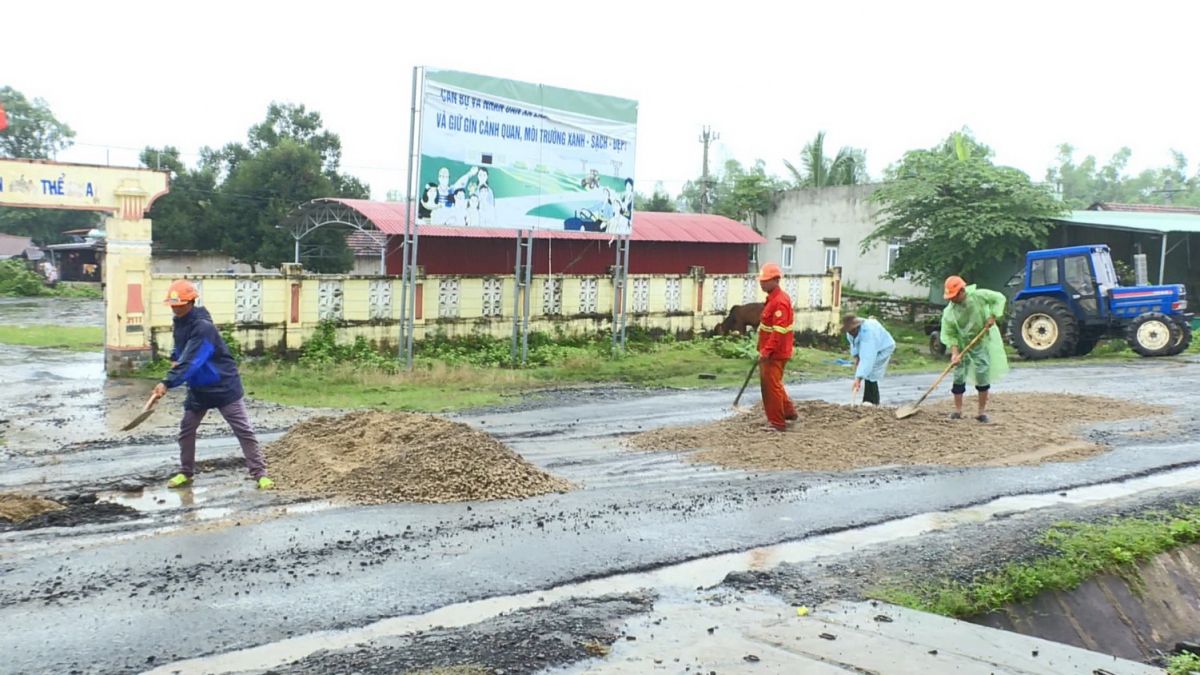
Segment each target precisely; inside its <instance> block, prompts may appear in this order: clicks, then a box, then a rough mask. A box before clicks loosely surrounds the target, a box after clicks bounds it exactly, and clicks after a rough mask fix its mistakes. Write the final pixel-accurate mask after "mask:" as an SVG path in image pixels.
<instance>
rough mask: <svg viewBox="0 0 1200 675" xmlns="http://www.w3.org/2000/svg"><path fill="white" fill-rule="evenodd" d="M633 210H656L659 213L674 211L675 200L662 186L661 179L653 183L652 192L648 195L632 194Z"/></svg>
mask: <svg viewBox="0 0 1200 675" xmlns="http://www.w3.org/2000/svg"><path fill="white" fill-rule="evenodd" d="M633 210H634V211H658V212H661V213H674V212H675V211H676V208H675V200H674V199H672V198H671V194H670V193H669V192H667V190H666V188H664V187H663V184H662V182H661V181H659V182H658V183H655V184H654V192H652V193H651V194H650V196H649V197H647V196H646V195H643V194H641V193H640V192H639V193H636V194H634V196H633Z"/></svg>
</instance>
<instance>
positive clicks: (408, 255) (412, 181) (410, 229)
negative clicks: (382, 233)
mask: <svg viewBox="0 0 1200 675" xmlns="http://www.w3.org/2000/svg"><path fill="white" fill-rule="evenodd" d="M424 72H425V69H424V67H423V66H416V67H414V68H413V88H412V91H413V99H412V101H413V103H412V118H411V119H410V120H409V136H408V180H407V182H408V186H407V192H408V194H407V197H406V199H405V200H404V257H403V260H404V263H403V271H402V273H401V276H402V277H403V281H402V283H401V292H402V293H403V297H402V298H401V300H400V307H401V312H402V314H403V316H401V318H400V321H401V323H402V324H404V327H403V328H402V329H401V334H402V335H403V337H404V340H403V341H404V344H403V345H402V348H403V350H404V367H405V368H406V369H407V370H412V366H413V332H414V331H415V326H416V318H417V246H418V244H419V225H418V223H414V222H412V221H413V211H414V210H415V208H416V206H415V204H414V203H413V193H414V191H415V190H416V186H417V185H418V183H419V182H420V175H419V174H420V171H421V160H420V154H421V138H420V133H419V124H418V121H419V120H420V117H421V112H422V110H424V108H425V106H424V105H421V104H420V102H421V101H423V100H424V95H425V92H424V87H422V86H421V83H422V80H423V79H424V78H423V75H424ZM414 161H415V162H416V171H414V170H413V163H414Z"/></svg>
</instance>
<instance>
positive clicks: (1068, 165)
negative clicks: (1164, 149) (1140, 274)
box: [1046, 143, 1200, 209]
mask: <svg viewBox="0 0 1200 675" xmlns="http://www.w3.org/2000/svg"><path fill="white" fill-rule="evenodd" d="M1132 156H1133V151H1132V150H1130V149H1129V148H1127V147H1123V148H1121V149H1120V150H1118V151H1117V152H1116V153H1115V154H1114V155H1113V156H1112V158H1111V159H1110V160H1109V161H1108V163H1107V164H1104V165H1103V166H1101V165H1099V163H1098V162H1097V161H1096V158H1095V157H1094V156H1092V155H1088V156H1087V157H1085V158H1084V159H1083V160H1082V161H1080V162H1079V163H1078V164H1076V163H1075V148H1074V147H1073V146H1071V145H1070V144H1069V143H1063V144H1062V145H1060V146H1058V156H1057V157H1056V158H1055V162H1054V164H1053V165H1051V166H1050V168H1049V169H1047V170H1046V181H1047V182H1049V183H1053V184H1056V185H1057V186H1058V187H1059V188H1060V189H1061V192H1062V198H1063V201H1064V202H1065V203H1066V204H1067V205H1068V206H1069V207H1071V208H1073V209H1084V208H1087V207H1088V206H1091V205H1092V204H1094V203H1096V202H1116V203H1129V204H1167V203H1172V204H1179V205H1200V192H1198V191H1197V188H1200V174H1197V175H1195V176H1192V177H1190V178H1189V177H1188V176H1187V169H1188V160H1187V157H1185V156H1184V155H1183V153H1181V152H1179V151H1178V150H1171V161H1170V162H1169V163H1168V164H1166V165H1164V166H1161V167H1157V168H1152V169H1146V170H1144V171H1142V172H1141V173H1139V174H1137V175H1136V176H1130V175H1128V174H1127V173H1126V167H1127V166H1128V164H1129V159H1130V158H1131V157H1132ZM1168 189H1169V190H1172V192H1168V191H1167V190H1168ZM1174 190H1183V192H1173V191H1174Z"/></svg>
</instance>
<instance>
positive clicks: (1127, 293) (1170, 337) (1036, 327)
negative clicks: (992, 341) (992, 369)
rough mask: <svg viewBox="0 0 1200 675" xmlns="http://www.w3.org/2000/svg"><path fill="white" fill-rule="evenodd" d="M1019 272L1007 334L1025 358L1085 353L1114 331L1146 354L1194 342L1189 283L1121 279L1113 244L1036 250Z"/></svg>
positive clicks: (1165, 352) (1180, 349)
mask: <svg viewBox="0 0 1200 675" xmlns="http://www.w3.org/2000/svg"><path fill="white" fill-rule="evenodd" d="M1018 276H1020V277H1022V278H1023V279H1022V283H1021V289H1020V290H1019V291H1017V292H1016V293H1015V294H1014V295H1013V298H1012V311H1011V312H1010V314H1009V319H1008V340H1009V342H1010V343H1011V344H1012V346H1013V347H1015V348H1016V350H1017V353H1019V354H1020V355H1021V357H1022V358H1025V359H1031V360H1036V359H1052V358H1061V357H1066V356H1083V355H1085V354H1088V353H1090V352H1091V351H1092V349H1094V348H1095V346H1096V343H1097V342H1099V341H1100V340H1101V339H1103V338H1108V337H1120V338H1124V339H1125V341H1126V342H1128V343H1129V347H1130V348H1131V349H1133V350H1134V351H1135V352H1137V353H1138V354H1141V355H1142V356H1174V355H1176V354H1179V353H1182V352H1183V351H1184V350H1185V349H1187V348H1188V345H1189V344H1191V341H1192V327H1191V319H1192V314H1189V313H1187V290H1186V289H1185V288H1184V287H1183V285H1181V284H1169V285H1166V286H1121V284H1120V282H1119V281H1118V280H1117V274H1116V270H1115V269H1114V268H1113V263H1112V256H1111V255H1110V253H1109V250H1108V247H1107V246H1103V245H1096V246H1072V247H1069V248H1054V249H1046V250H1043V251H1030V252H1029V253H1027V254H1026V255H1025V269H1024V270H1023V272H1021V273H1018ZM1010 283H1011V282H1010Z"/></svg>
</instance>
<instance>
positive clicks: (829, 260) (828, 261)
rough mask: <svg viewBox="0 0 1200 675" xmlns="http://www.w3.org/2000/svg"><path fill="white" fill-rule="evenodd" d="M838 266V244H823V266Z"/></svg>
mask: <svg viewBox="0 0 1200 675" xmlns="http://www.w3.org/2000/svg"><path fill="white" fill-rule="evenodd" d="M837 266H838V245H837V244H825V267H826V268H829V267H837Z"/></svg>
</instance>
